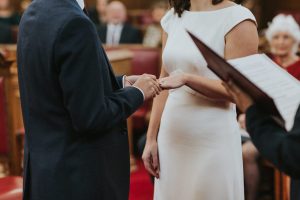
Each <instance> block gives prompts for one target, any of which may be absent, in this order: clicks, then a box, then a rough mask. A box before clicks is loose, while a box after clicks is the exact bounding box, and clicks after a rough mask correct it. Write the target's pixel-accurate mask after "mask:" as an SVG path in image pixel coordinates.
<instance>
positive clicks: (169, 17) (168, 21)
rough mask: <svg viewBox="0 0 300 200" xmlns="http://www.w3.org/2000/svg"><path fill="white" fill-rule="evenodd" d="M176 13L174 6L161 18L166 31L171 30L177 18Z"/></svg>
mask: <svg viewBox="0 0 300 200" xmlns="http://www.w3.org/2000/svg"><path fill="white" fill-rule="evenodd" d="M176 16H177V15H176V13H175V10H174V8H171V9H169V10H168V11H167V12H166V14H165V15H164V17H163V18H162V19H161V26H162V28H163V29H164V31H165V32H167V33H168V32H169V30H170V28H171V26H172V23H173V22H174V20H175V19H176Z"/></svg>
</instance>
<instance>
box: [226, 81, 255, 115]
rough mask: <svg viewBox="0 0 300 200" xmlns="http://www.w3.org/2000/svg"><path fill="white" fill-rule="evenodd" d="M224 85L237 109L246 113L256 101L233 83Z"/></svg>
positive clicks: (229, 82)
mask: <svg viewBox="0 0 300 200" xmlns="http://www.w3.org/2000/svg"><path fill="white" fill-rule="evenodd" d="M222 85H223V86H224V87H225V88H226V90H227V92H228V93H229V94H230V96H231V98H232V99H233V101H234V102H235V103H236V105H237V107H238V108H239V109H240V111H242V112H243V113H245V112H246V111H247V110H248V108H250V107H251V106H252V105H253V104H254V100H253V99H252V98H251V97H250V96H249V95H248V94H247V93H246V92H245V91H243V90H242V89H241V88H239V87H238V86H237V85H236V84H235V83H234V82H233V81H231V80H229V81H228V82H223V83H222Z"/></svg>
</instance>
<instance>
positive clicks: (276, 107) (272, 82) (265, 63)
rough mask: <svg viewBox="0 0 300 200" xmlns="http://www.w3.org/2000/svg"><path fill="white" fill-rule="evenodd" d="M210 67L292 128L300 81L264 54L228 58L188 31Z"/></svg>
mask: <svg viewBox="0 0 300 200" xmlns="http://www.w3.org/2000/svg"><path fill="white" fill-rule="evenodd" d="M188 34H189V35H190V36H191V38H192V40H193V41H194V43H195V45H196V46H197V48H198V49H199V50H200V52H201V53H202V56H203V57H204V59H205V60H206V62H207V66H208V68H209V69H211V70H212V71H213V72H214V73H215V74H216V75H217V76H218V77H219V78H220V79H222V80H223V81H224V82H228V81H229V80H231V81H233V82H234V83H235V84H236V85H238V86H239V87H240V88H241V89H242V90H243V91H245V92H246V93H247V94H249V95H250V96H251V97H252V98H253V100H254V101H255V103H256V104H257V105H258V106H259V107H260V108H261V109H262V110H264V111H265V112H267V113H269V114H270V115H272V116H273V117H274V118H275V119H276V121H277V122H278V123H279V124H280V125H282V126H283V127H285V128H286V130H288V131H289V130H291V128H292V127H293V124H294V119H295V115H296V112H297V110H298V107H299V104H300V82H299V81H298V80H297V79H295V78H294V77H293V76H291V75H290V74H289V73H287V72H286V71H285V70H284V69H282V68H281V67H279V66H278V65H277V64H276V63H274V62H273V61H272V60H270V59H269V58H268V57H267V56H266V55H264V54H255V55H251V56H247V57H244V58H238V59H233V60H229V61H226V60H225V59H224V58H222V57H221V56H219V55H218V54H217V53H215V52H214V51H213V50H212V49H211V48H210V47H208V46H207V45H206V44H205V43H204V42H202V41H201V40H200V39H198V38H197V37H196V36H195V35H193V34H192V33H190V32H189V31H188Z"/></svg>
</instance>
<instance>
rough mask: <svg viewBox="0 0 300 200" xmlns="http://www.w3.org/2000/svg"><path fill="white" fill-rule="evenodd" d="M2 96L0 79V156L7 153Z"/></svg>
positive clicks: (4, 111) (5, 119)
mask: <svg viewBox="0 0 300 200" xmlns="http://www.w3.org/2000/svg"><path fill="white" fill-rule="evenodd" d="M5 108H6V104H5V96H4V81H3V78H1V77H0V154H7V153H8V131H7V129H8V127H7V118H6V117H7V115H6V114H7V113H6V109H5Z"/></svg>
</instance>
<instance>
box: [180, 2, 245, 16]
mask: <svg viewBox="0 0 300 200" xmlns="http://www.w3.org/2000/svg"><path fill="white" fill-rule="evenodd" d="M238 6H240V5H239V4H236V5H232V6H228V7H224V8H220V9H217V10H205V11H189V10H185V11H184V12H185V13H190V14H206V13H216V12H221V11H225V10H228V9H231V8H235V7H238Z"/></svg>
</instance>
